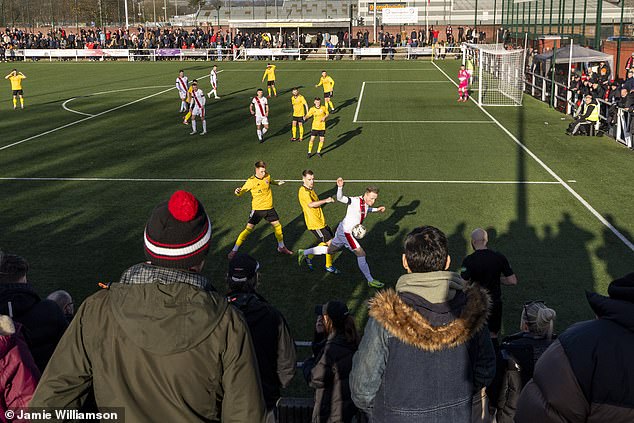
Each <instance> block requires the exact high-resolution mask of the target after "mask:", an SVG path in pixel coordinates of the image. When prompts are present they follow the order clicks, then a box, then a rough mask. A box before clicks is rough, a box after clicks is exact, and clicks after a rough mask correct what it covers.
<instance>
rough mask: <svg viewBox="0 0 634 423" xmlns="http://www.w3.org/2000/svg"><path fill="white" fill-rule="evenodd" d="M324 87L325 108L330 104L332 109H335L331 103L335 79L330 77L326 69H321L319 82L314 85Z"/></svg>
mask: <svg viewBox="0 0 634 423" xmlns="http://www.w3.org/2000/svg"><path fill="white" fill-rule="evenodd" d="M320 85H321V86H323V87H324V103H325V105H326V108H328V107H329V106H330V108H331V109H332V110H335V105H334V104H332V96H333V95H334V93H333V90H334V88H335V80H334V79H332V77H330V76H329V75H328V74H327V73H326V71H321V78H319V84H317V85H315V87H319V86H320Z"/></svg>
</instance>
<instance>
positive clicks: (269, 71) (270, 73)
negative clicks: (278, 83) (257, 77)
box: [262, 63, 277, 98]
mask: <svg viewBox="0 0 634 423" xmlns="http://www.w3.org/2000/svg"><path fill="white" fill-rule="evenodd" d="M275 68H277V66H275V65H272V64H270V63H267V65H266V69H265V70H264V75H262V82H264V78H266V80H267V82H266V88H267V90H268V92H269V98H271V88H272V89H273V95H274V96H275V97H277V90H276V89H275Z"/></svg>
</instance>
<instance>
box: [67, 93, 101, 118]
mask: <svg viewBox="0 0 634 423" xmlns="http://www.w3.org/2000/svg"><path fill="white" fill-rule="evenodd" d="M76 98H77V97H73V98H69V99H68V100H66V101H65V102H63V103H62V108H63V109H64V110H66V111H67V112H71V113H77V114H78V115H83V116H90V117H95V115H91V114H90V113H84V112H79V111H77V110H73V109H71V108H70V107H66V104H68V103H70V102H71V101H73V100H74V99H76Z"/></svg>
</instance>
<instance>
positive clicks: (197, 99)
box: [189, 82, 207, 135]
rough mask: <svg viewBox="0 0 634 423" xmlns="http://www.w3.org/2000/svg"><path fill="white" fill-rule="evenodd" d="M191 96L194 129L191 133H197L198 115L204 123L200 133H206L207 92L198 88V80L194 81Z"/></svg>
mask: <svg viewBox="0 0 634 423" xmlns="http://www.w3.org/2000/svg"><path fill="white" fill-rule="evenodd" d="M191 96H192V100H191V109H192V131H191V132H190V133H189V135H194V134H195V133H196V116H198V117H199V118H200V120H201V122H202V123H203V131H202V132H201V133H200V135H205V134H206V133H207V121H206V120H205V92H204V91H203V90H201V89H199V88H198V83H197V82H193V83H192V94H191Z"/></svg>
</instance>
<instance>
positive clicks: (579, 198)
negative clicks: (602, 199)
mask: <svg viewBox="0 0 634 423" xmlns="http://www.w3.org/2000/svg"><path fill="white" fill-rule="evenodd" d="M432 64H433V65H434V66H436V68H437V69H438V70H439V71H440V72H441V73H442V74H443V75H445V77H446V78H447V79H448V80H450V81H451V82H452V83H453V84H454V85H455V86H456V87H457V86H458V84H456V81H454V80H453V79H451V78H450V77H449V75H447V73H446V72H445V71H444V70H442V69H441V68H440V67H439V66H438V65H437V64H436V63H434V62H432ZM469 99H470V100H471V101H473V102H474V103H475V105H476V106H478V108H480V110H482V112H483V113H484V114H485V115H487V116H488V117H489V119H491V120H492V121H493V122H495V124H496V125H497V126H498V127H499V128H500V129H501V130H502V131H504V133H505V134H506V135H508V136H509V138H511V140H512V141H513V142H514V143H515V144H517V146H518V147H520V148H521V149H522V150H524V151H525V152H526V154H528V155H529V156H531V157H532V158H533V160H535V161H536V162H537V163H538V164H539V165H540V166H541V167H543V168H544V170H545V171H546V172H548V173H549V174H550V176H552V177H553V178H555V179H556V180H557V181H558V183H559V184H560V185H561V186H563V187H564V188H565V189H566V190H567V191H568V192H569V193H570V194H572V196H573V197H574V198H576V199H577V201H579V202H580V203H581V204H582V205H583V206H584V207H585V208H586V209H588V211H589V212H590V213H592V214H593V215H594V217H596V218H597V220H599V222H601V223H603V225H605V227H606V228H608V229H609V230H610V231H611V232H612V233H613V234H614V235H616V237H617V238H618V239H619V240H621V242H622V243H623V244H625V246H626V247H627V248H629V249H630V250H631V251H632V252H634V243H632V241H630V240H629V239H627V237H626V236H625V235H623V234H622V233H621V232H620V231H619V230H618V229H616V228H615V227H614V225H612V224H611V223H610V222H608V220H607V219H606V218H605V217H603V215H601V213H599V212H598V211H597V210H596V209H595V208H594V207H592V205H591V204H590V203H588V202H587V201H586V200H585V199H584V198H583V197H582V196H581V195H579V193H577V191H575V190H574V189H572V187H571V186H570V185H568V183H566V181H564V180H563V179H562V178H561V177H560V176H559V175H557V174H556V173H555V171H554V170H552V169H551V168H550V167H549V166H548V165H547V164H546V163H544V162H543V161H542V160H541V159H540V158H539V157H537V155H536V154H535V153H533V152H532V151H531V150H530V149H529V148H528V147H526V145H524V143H522V142H521V141H520V140H518V139H517V137H516V136H515V135H513V133H512V132H511V131H509V130H508V129H506V127H505V126H504V125H502V124H501V123H500V122H499V121H498V120H497V119H496V118H495V117H493V115H491V113H489V112H488V111H487V110H486V109H485V108H484V107H482V106H481V105H479V104H478V102H477V101H475V100H474V99H473V97H471V96H470V97H469Z"/></svg>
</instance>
